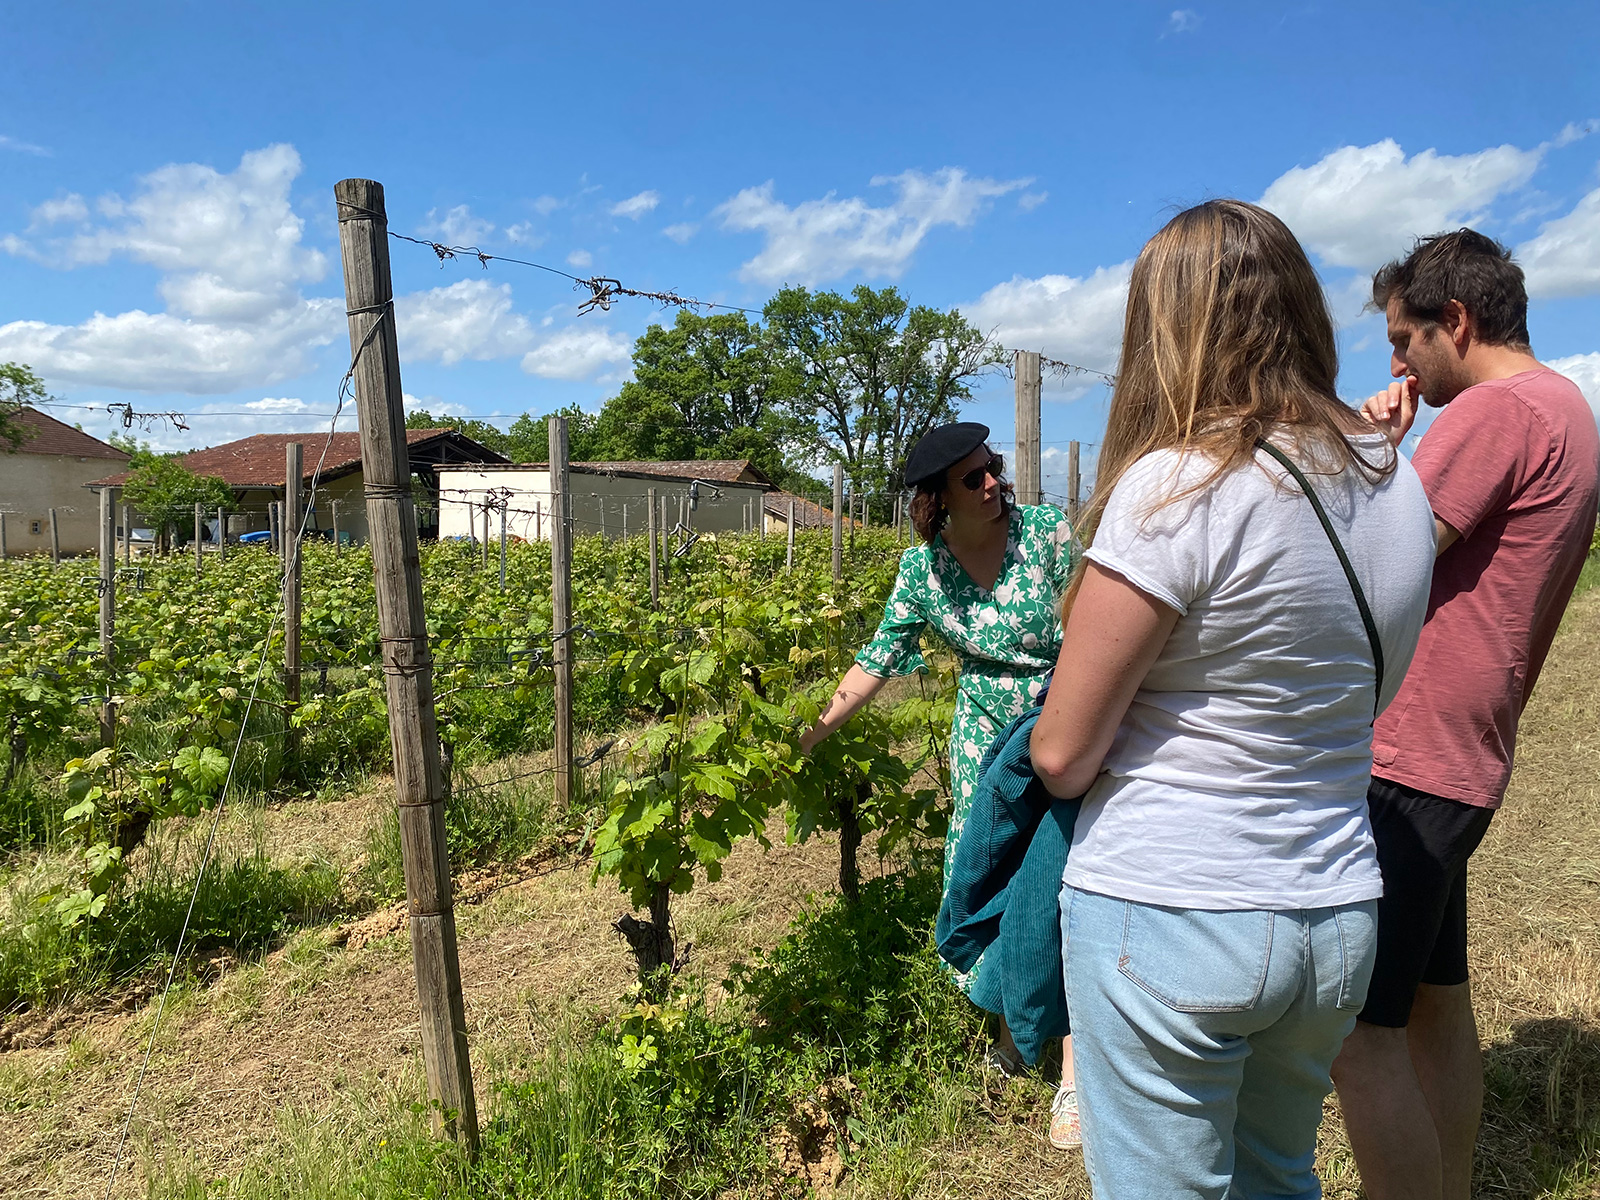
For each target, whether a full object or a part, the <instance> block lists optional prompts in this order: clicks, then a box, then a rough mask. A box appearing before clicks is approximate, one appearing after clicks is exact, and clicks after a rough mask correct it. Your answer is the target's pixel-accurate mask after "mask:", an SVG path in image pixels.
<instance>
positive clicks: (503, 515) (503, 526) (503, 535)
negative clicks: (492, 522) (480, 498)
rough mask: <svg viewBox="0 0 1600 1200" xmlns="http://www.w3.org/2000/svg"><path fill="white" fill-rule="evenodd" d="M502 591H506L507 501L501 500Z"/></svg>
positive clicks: (502, 498)
mask: <svg viewBox="0 0 1600 1200" xmlns="http://www.w3.org/2000/svg"><path fill="white" fill-rule="evenodd" d="M500 590H501V591H502V592H503V591H505V590H506V501H505V498H504V497H501V499H500Z"/></svg>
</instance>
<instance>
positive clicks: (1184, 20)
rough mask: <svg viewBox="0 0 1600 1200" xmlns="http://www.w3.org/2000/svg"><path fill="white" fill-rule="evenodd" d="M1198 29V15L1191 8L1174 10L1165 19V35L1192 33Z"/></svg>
mask: <svg viewBox="0 0 1600 1200" xmlns="http://www.w3.org/2000/svg"><path fill="white" fill-rule="evenodd" d="M1199 28H1200V14H1199V13H1197V12H1195V10H1194V9H1192V8H1179V9H1175V10H1174V11H1173V13H1172V15H1171V16H1170V17H1168V18H1167V33H1193V32H1194V31H1195V30H1197V29H1199ZM1163 36H1165V35H1163Z"/></svg>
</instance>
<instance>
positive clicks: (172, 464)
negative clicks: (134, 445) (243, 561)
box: [122, 454, 233, 533]
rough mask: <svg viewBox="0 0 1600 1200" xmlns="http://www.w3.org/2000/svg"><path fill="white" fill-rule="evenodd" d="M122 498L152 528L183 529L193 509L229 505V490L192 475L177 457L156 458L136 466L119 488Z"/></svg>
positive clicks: (205, 477)
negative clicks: (121, 487) (195, 507)
mask: <svg viewBox="0 0 1600 1200" xmlns="http://www.w3.org/2000/svg"><path fill="white" fill-rule="evenodd" d="M122 497H123V499H124V500H125V501H126V502H127V503H128V504H129V505H130V506H131V507H132V508H133V509H134V510H135V511H136V512H138V513H139V514H140V515H141V516H143V517H144V519H145V520H147V521H149V522H150V524H151V525H152V526H154V528H155V529H156V530H157V531H158V532H161V533H165V532H166V530H167V527H168V526H169V525H170V526H176V527H178V528H179V529H182V528H184V527H185V519H186V518H187V519H192V518H193V516H194V506H195V505H196V504H199V505H200V506H201V507H202V508H205V509H208V510H210V509H216V508H224V507H226V506H228V505H230V504H232V503H233V489H232V488H230V487H229V486H228V485H227V484H226V483H224V482H223V481H222V480H220V479H218V478H216V476H214V475H196V474H195V473H194V472H193V471H191V470H189V468H187V467H185V466H184V465H183V459H182V456H181V455H178V454H162V455H156V456H154V457H153V458H152V459H150V461H148V462H146V463H145V464H144V465H143V466H141V467H137V468H136V469H135V470H134V472H133V474H131V475H129V476H128V482H127V483H126V484H125V485H123V489H122Z"/></svg>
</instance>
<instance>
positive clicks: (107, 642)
mask: <svg viewBox="0 0 1600 1200" xmlns="http://www.w3.org/2000/svg"><path fill="white" fill-rule="evenodd" d="M116 623H117V489H116V488H109V487H103V488H101V489H100V661H101V663H102V664H103V665H104V666H105V669H106V693H105V696H104V697H103V698H102V699H101V701H100V744H101V745H102V746H111V745H114V744H115V743H116V740H117V706H116V704H115V703H114V702H113V701H112V699H111V691H112V685H111V673H112V671H113V670H114V669H115V668H116V661H117V656H116V649H115V638H116Z"/></svg>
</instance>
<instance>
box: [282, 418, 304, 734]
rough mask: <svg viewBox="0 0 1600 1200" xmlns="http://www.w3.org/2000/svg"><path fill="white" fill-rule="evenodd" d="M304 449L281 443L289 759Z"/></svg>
mask: <svg viewBox="0 0 1600 1200" xmlns="http://www.w3.org/2000/svg"><path fill="white" fill-rule="evenodd" d="M304 475H305V453H304V450H303V449H302V447H301V445H300V443H299V442H289V443H287V444H285V446H284V447H283V508H282V510H281V514H280V515H281V516H282V518H283V703H284V710H285V711H284V716H285V718H286V719H287V720H288V721H289V725H288V728H287V730H286V733H285V737H284V744H285V747H286V749H287V751H288V756H289V759H290V761H291V762H292V761H294V760H295V759H297V758H298V757H299V754H300V731H299V730H297V729H296V728H295V727H294V724H293V721H294V713H295V709H297V708H299V707H300V556H301V549H300V547H301V541H300V525H301V518H300V486H301V480H302V478H303V477H304Z"/></svg>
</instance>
